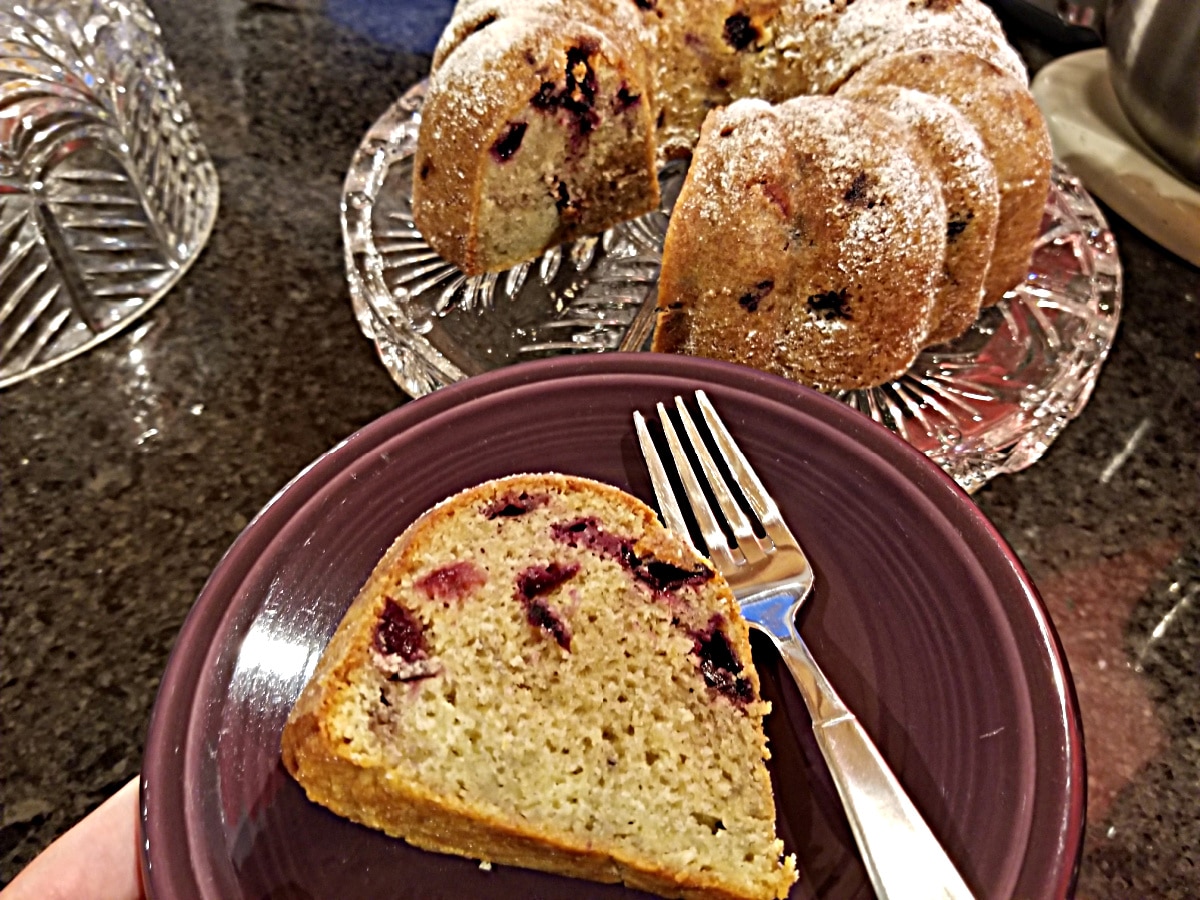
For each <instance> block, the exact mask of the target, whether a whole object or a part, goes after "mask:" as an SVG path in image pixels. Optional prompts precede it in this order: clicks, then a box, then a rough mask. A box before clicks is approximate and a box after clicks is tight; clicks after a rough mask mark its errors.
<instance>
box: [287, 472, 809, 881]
mask: <svg viewBox="0 0 1200 900" xmlns="http://www.w3.org/2000/svg"><path fill="white" fill-rule="evenodd" d="M768 710H769V704H768V703H766V702H765V701H763V700H761V699H760V696H759V682H758V675H757V673H756V672H755V669H754V664H753V660H752V659H751V655H750V645H749V640H748V632H747V627H746V624H745V622H744V620H743V619H742V618H741V615H740V612H739V609H738V606H737V603H736V601H735V600H734V598H733V595H732V594H731V593H730V590H729V588H728V586H727V584H726V583H725V582H724V580H723V579H722V578H721V577H720V575H719V574H717V573H716V572H715V571H714V570H713V569H712V568H711V565H710V564H709V563H708V562H707V561H706V560H705V559H703V558H702V557H700V556H698V555H697V554H696V553H695V551H694V550H691V549H690V548H689V547H688V546H686V545H685V544H683V543H682V542H681V541H679V540H678V539H677V538H675V537H674V536H673V535H672V534H671V533H670V532H668V531H667V530H666V529H665V528H663V527H662V525H660V524H659V522H658V520H657V518H656V517H655V514H654V512H653V511H652V510H651V509H650V508H649V507H647V506H646V505H645V504H643V503H642V502H641V501H639V500H637V499H636V498H634V497H632V496H630V495H628V494H626V493H624V492H623V491H620V490H618V489H617V488H614V487H611V486H608V485H604V484H600V483H598V482H595V481H591V480H588V479H583V478H577V477H571V476H564V475H557V474H536V475H516V476H511V477H508V478H502V479H497V480H495V481H490V482H487V483H485V484H482V485H480V486H477V487H474V488H470V489H468V490H466V491H463V492H461V493H458V494H456V495H454V496H453V497H451V498H449V499H448V500H446V501H443V502H442V503H441V504H439V505H438V506H436V507H434V508H433V509H432V510H430V511H429V512H427V513H426V514H424V515H423V516H421V517H420V518H419V519H418V520H417V521H416V522H415V523H413V524H412V525H411V526H410V527H409V528H408V529H406V530H405V532H404V533H403V534H402V535H401V536H400V537H399V538H398V539H397V540H396V542H395V543H394V544H393V546H392V547H391V549H389V550H388V552H387V553H386V555H385V556H384V557H383V559H382V561H381V562H380V563H379V564H378V566H377V567H376V569H375V571H374V572H373V573H372V575H371V576H370V578H369V580H368V581H367V583H366V585H365V586H364V587H363V589H362V591H361V592H360V594H359V595H358V597H357V598H356V599H355V600H354V602H353V604H352V605H351V606H350V608H349V610H348V611H347V612H346V614H345V616H344V618H343V620H342V622H341V624H340V625H339V627H338V629H337V631H336V632H335V634H334V635H333V638H332V640H331V641H330V643H329V645H328V647H327V649H326V650H325V652H324V654H323V655H322V657H321V659H320V661H319V663H318V664H317V667H316V669H315V671H314V673H313V675H312V678H311V680H310V681H309V683H308V685H307V686H306V687H305V688H304V690H303V692H302V694H301V696H300V698H299V700H298V701H297V702H296V705H295V707H294V709H293V711H292V713H291V715H290V717H289V718H288V721H287V725H286V727H285V729H284V733H283V739H282V750H283V760H284V764H285V766H286V768H287V770H288V771H289V772H290V773H291V774H292V775H293V776H294V777H295V778H296V780H297V781H298V782H299V783H300V784H301V785H302V786H303V788H304V790H305V791H306V792H307V794H308V796H309V797H310V798H311V799H312V800H313V801H315V802H317V803H319V804H322V805H324V806H326V807H328V808H329V809H331V810H333V811H334V812H335V813H338V814H339V815H342V816H345V817H348V818H350V819H353V820H355V821H357V822H360V823H362V824H364V825H368V826H370V827H373V828H377V829H381V830H383V831H385V832H387V833H388V834H391V835H393V836H397V837H401V838H404V839H405V840H406V841H408V842H410V843H412V844H414V845H416V846H418V847H421V848H424V849H427V850H435V851H440V852H446V853H454V854H459V855H462V856H467V857H470V858H473V859H479V860H482V861H485V862H489V863H492V862H495V863H504V864H511V865H516V866H524V867H529V868H536V869H542V870H546V871H550V872H556V873H560V874H565V875H570V876H575V877H579V878H588V879H593V880H597V881H605V882H619V881H622V882H624V883H625V884H627V885H630V886H632V887H635V888H639V889H642V890H649V891H653V892H656V893H659V894H661V895H663V896H668V897H690V898H764V900H766V898H777V897H784V896H786V894H787V891H788V889H789V887H790V886H791V884H792V883H793V882H794V881H795V880H796V871H795V864H794V860H793V859H792V857H790V856H785V855H784V852H783V844H782V843H781V841H780V840H779V839H778V838H777V837H776V832H775V809H774V800H773V797H772V793H771V784H770V778H769V775H768V773H767V769H766V765H765V760H766V759H767V757H768V752H767V747H766V739H765V737H764V733H763V728H762V723H763V717H764V715H765V714H766V713H767V712H768Z"/></svg>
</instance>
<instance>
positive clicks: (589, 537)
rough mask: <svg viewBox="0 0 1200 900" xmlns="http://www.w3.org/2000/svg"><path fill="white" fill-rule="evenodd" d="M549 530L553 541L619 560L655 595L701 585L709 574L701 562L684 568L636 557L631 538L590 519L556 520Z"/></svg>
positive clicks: (605, 557) (709, 571)
mask: <svg viewBox="0 0 1200 900" xmlns="http://www.w3.org/2000/svg"><path fill="white" fill-rule="evenodd" d="M550 533H551V536H552V537H553V538H554V539H555V540H556V541H560V542H562V543H564V544H566V545H567V546H568V547H583V548H585V549H587V550H591V551H592V552H593V553H595V554H596V555H597V556H600V557H602V558H604V559H611V560H615V561H617V562H619V563H620V564H621V565H622V566H623V567H624V568H626V569H627V570H629V573H630V574H631V575H632V576H633V577H634V578H635V579H636V580H637V581H638V582H640V583H641V584H644V585H645V586H646V587H648V588H649V589H650V590H651V592H653V593H654V594H655V595H657V596H664V595H667V594H671V593H674V592H675V591H678V590H679V589H681V588H684V587H692V586H696V585H700V584H704V583H705V582H706V581H709V580H710V579H711V578H712V577H713V573H712V570H711V569H709V568H707V567H706V566H703V565H700V566H697V567H696V568H694V569H687V568H683V567H682V566H677V565H674V564H673V563H668V562H663V561H662V560H659V559H656V558H655V557H653V556H646V557H639V556H638V555H637V554H636V553H635V552H634V550H633V544H634V542H633V541H632V540H630V539H629V538H622V537H618V536H617V535H614V534H610V533H608V532H607V531H605V530H604V529H603V528H602V527H601V526H600V523H599V521H597V520H596V519H594V518H584V519H576V520H575V521H572V522H556V523H555V524H554V525H552V526H551V528H550Z"/></svg>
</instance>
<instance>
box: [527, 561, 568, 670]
mask: <svg viewBox="0 0 1200 900" xmlns="http://www.w3.org/2000/svg"><path fill="white" fill-rule="evenodd" d="M578 571H579V563H571V564H570V565H565V566H564V565H562V564H561V563H557V562H552V563H549V564H548V565H544V566H530V567H529V568H527V569H525V571H523V572H521V574H520V575H518V576H517V596H518V598H519V599H520V601H521V604H522V605H523V606H524V607H525V618H526V619H528V620H529V624H530V625H532V626H533V627H534V628H538V629H540V630H542V631H544V632H546V633H547V634H548V635H550V636H551V637H552V638H554V640H555V642H557V644H558V646H560V647H562V648H563V649H564V650H567V651H569V650H570V649H571V629H570V628H569V627H568V626H567V623H566V622H564V621H563V618H562V616H560V615H559V614H558V613H557V612H556V611H555V609H554V608H553V607H552V606H550V604H549V603H547V602H546V601H545V600H544V599H542V598H543V595H545V594H548V593H550V592H551V591H552V590H554V589H555V588H556V587H558V586H559V585H560V584H562V583H563V582H564V581H567V580H569V579H571V578H573V577H574V576H575V574H576V573H577V572H578Z"/></svg>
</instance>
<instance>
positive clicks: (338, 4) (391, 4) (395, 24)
mask: <svg viewBox="0 0 1200 900" xmlns="http://www.w3.org/2000/svg"><path fill="white" fill-rule="evenodd" d="M325 11H326V15H328V17H329V18H330V19H331V20H332V21H334V22H337V23H338V24H339V25H342V26H344V27H346V28H348V29H350V30H351V31H354V32H356V33H358V34H361V35H363V36H365V37H367V38H370V39H371V40H372V41H375V42H376V43H378V44H382V45H384V46H386V47H390V48H392V49H396V50H405V51H408V52H409V53H424V54H431V53H433V48H434V47H435V46H436V45H437V41H438V37H439V36H441V33H442V30H443V29H444V28H445V27H446V23H447V22H448V21H450V14H451V13H452V12H453V11H454V0H328V2H327V3H326V6H325Z"/></svg>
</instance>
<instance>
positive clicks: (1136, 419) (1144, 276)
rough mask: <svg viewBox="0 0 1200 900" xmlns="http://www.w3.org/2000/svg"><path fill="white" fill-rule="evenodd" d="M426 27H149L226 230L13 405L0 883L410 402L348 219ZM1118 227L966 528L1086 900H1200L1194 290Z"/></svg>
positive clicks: (78, 800) (233, 3) (442, 6)
mask: <svg viewBox="0 0 1200 900" xmlns="http://www.w3.org/2000/svg"><path fill="white" fill-rule="evenodd" d="M417 5H418V4H416V3H414V2H412V0H407V2H406V0H258V2H249V0H206V2H200V0H152V6H153V7H154V9H155V11H156V13H157V15H158V17H159V20H160V22H161V24H162V26H163V29H164V31H165V34H166V40H167V45H168V48H169V51H170V53H171V55H172V57H173V58H174V60H175V63H176V65H177V67H178V70H179V74H180V77H181V80H182V82H183V84H184V88H185V93H186V96H187V97H188V99H189V100H190V102H191V105H192V107H193V110H194V112H195V114H196V117H197V119H198V121H199V125H200V128H201V131H202V133H203V136H204V139H205V142H206V143H207V145H208V147H209V149H210V151H211V152H212V154H213V156H214V158H215V161H216V164H217V168H218V171H219V174H220V179H221V211H220V215H219V217H218V219H217V224H216V228H215V230H214V232H213V234H212V238H211V241H210V242H209V245H208V247H207V249H206V250H205V251H204V253H203V255H202V257H201V258H200V260H199V261H198V263H197V264H196V266H195V267H194V268H193V269H192V270H191V271H190V272H189V273H188V275H187V276H186V278H185V279H184V280H183V281H182V282H181V283H180V284H179V285H178V286H177V287H176V288H175V289H174V290H173V291H172V293H171V294H170V295H169V296H168V297H167V299H166V300H164V301H163V302H162V303H161V304H159V305H158V306H157V307H155V309H154V310H153V311H152V312H151V313H150V314H149V315H147V316H146V317H145V318H143V319H141V320H139V322H138V323H137V324H136V325H135V326H134V327H133V328H131V329H130V330H128V331H127V332H125V333H124V334H122V335H120V336H119V337H117V338H115V339H113V340H111V341H109V342H108V343H106V344H104V345H102V346H101V347H99V348H97V349H95V350H93V351H91V352H90V353H88V354H86V355H84V356H82V357H80V358H78V359H76V360H73V361H71V362H69V363H68V364H66V365H65V366H61V367H59V368H58V369H55V370H52V371H50V372H49V373H46V374H43V375H41V376H39V377H37V378H34V379H32V380H29V381H26V382H24V383H21V384H19V385H17V386H15V387H13V388H11V389H9V390H7V391H5V392H3V393H2V394H0V466H2V470H0V477H2V490H0V510H2V516H3V519H2V531H0V569H2V573H3V574H2V576H0V577H2V579H3V592H2V594H0V617H2V629H3V643H2V646H0V716H2V717H3V723H4V726H3V727H4V736H3V739H2V740H3V752H2V753H0V802H2V811H0V817H2V828H0V860H2V866H0V883H4V882H7V881H8V880H9V879H11V878H12V877H13V876H14V875H15V874H16V873H17V871H19V869H20V868H21V867H22V866H23V865H24V864H25V863H27V862H28V861H29V860H30V859H31V858H32V857H33V856H34V855H35V854H36V853H37V852H38V851H39V850H41V849H42V848H43V847H45V846H46V845H47V844H48V843H49V842H50V841H51V840H52V839H53V838H54V837H56V836H57V835H58V834H60V833H62V832H63V831H64V830H66V829H67V828H68V827H70V826H71V825H72V824H73V823H74V822H76V821H77V820H78V819H80V818H81V817H82V816H83V815H84V814H86V813H87V812H88V811H90V810H91V809H93V808H94V807H96V806H97V805H98V804H99V803H100V802H101V801H102V800H103V799H104V798H106V797H107V796H109V795H110V794H111V793H113V792H114V791H115V790H116V789H117V788H118V787H119V786H120V785H122V784H124V783H125V782H126V781H128V780H129V779H130V778H131V777H133V776H134V775H135V774H136V773H137V771H138V768H139V765H140V760H141V755H142V744H143V740H144V736H145V729H146V724H147V721H148V717H149V714H150V710H151V706H152V704H153V702H154V698H155V691H156V688H157V685H158V681H159V678H160V676H161V674H162V672H163V668H164V666H165V664H166V660H167V655H168V653H169V651H170V649H171V647H172V644H173V642H174V640H175V637H176V634H177V632H178V630H179V628H180V626H181V624H182V622H183V619H184V617H185V615H186V614H187V612H188V609H189V608H190V606H191V604H192V602H193V601H194V599H195V597H196V595H197V594H198V592H199V590H200V588H201V586H202V585H203V583H204V581H205V578H206V577H207V575H208V574H209V572H210V571H211V570H212V568H213V566H214V565H215V564H216V563H217V561H218V559H219V558H220V556H221V554H222V553H223V552H224V551H225V549H226V548H227V547H228V546H229V545H230V544H231V543H232V541H233V540H234V538H235V537H236V536H237V535H238V533H239V532H240V531H241V529H242V528H243V527H244V526H245V525H246V524H247V522H248V521H249V520H250V518H251V517H252V516H253V515H254V514H255V512H256V511H257V510H258V509H259V508H260V507H262V506H263V504H265V503H266V502H267V501H268V500H269V499H270V498H271V497H272V496H273V495H274V493H275V492H276V491H277V490H278V489H279V488H280V487H282V486H283V485H284V484H285V483H286V482H287V481H288V480H289V479H290V478H291V477H292V476H293V475H295V474H296V473H297V472H298V471H299V470H300V469H301V468H303V467H304V466H305V465H306V464H307V463H308V462H310V461H311V460H312V459H313V458H315V457H316V456H317V455H319V454H320V453H322V452H323V451H324V450H326V449H328V448H329V447H331V446H332V445H334V444H335V443H337V442H338V441H339V440H341V439H342V438H344V437H346V436H347V435H349V434H350V433H352V432H353V431H355V430H356V429H358V428H359V427H361V426H363V425H365V424H366V423H368V422H370V421H371V420H372V419H374V418H376V417H377V416H379V415H381V414H382V413H384V412H386V411H388V410H390V409H393V408H394V407H396V406H397V405H398V404H401V403H403V402H405V400H406V397H405V396H404V395H403V394H402V393H401V392H400V391H399V390H398V389H397V388H396V387H395V385H394V384H393V383H392V381H391V380H390V379H389V377H388V375H387V373H386V372H385V370H384V368H383V366H382V365H381V364H380V363H379V361H378V360H377V359H376V357H375V354H374V349H373V348H372V346H371V345H370V343H369V342H368V341H366V340H365V339H364V338H363V337H362V336H361V334H360V332H359V330H358V327H357V325H356V324H355V321H354V319H353V316H352V313H351V308H350V302H349V297H348V293H347V287H346V282H345V275H344V270H343V261H342V246H341V235H340V231H339V225H338V214H337V210H338V200H339V193H340V188H341V181H342V177H343V175H344V173H345V170H346V166H347V164H348V162H349V160H350V157H351V154H352V153H353V151H354V149H355V147H356V145H357V143H358V141H359V139H360V137H361V136H362V135H363V133H364V132H365V131H366V129H367V127H368V126H369V125H370V124H371V122H372V121H373V120H374V119H375V118H376V117H377V116H378V115H379V114H380V113H382V112H383V111H384V109H386V108H387V106H388V105H389V104H390V103H391V102H392V101H393V100H394V99H395V98H396V96H398V95H399V94H400V92H401V91H403V90H404V89H405V88H406V87H407V86H408V85H409V84H411V83H412V82H413V81H415V80H416V79H418V78H419V77H421V76H422V75H423V73H424V72H425V70H426V69H427V67H428V59H429V57H428V53H429V50H430V48H431V47H432V42H433V40H434V39H435V38H436V35H437V33H438V32H439V31H440V29H441V25H442V22H443V21H444V19H445V17H446V16H447V14H448V10H449V5H448V3H446V2H444V0H443V2H436V3H435V2H432V0H430V2H427V3H423V4H420V7H421V12H420V13H419V14H417V13H413V12H412V11H411V7H414V6H417ZM1109 217H1110V222H1111V225H1112V228H1113V231H1114V233H1115V235H1116V238H1117V241H1118V245H1119V249H1120V256H1121V261H1122V263H1123V265H1124V269H1125V305H1124V312H1123V316H1122V322H1121V327H1120V331H1119V333H1118V336H1117V340H1116V344H1115V347H1114V348H1113V351H1112V354H1111V356H1110V358H1109V361H1108V363H1107V364H1106V366H1105V368H1104V371H1103V374H1102V377H1101V378H1100V381H1099V384H1098V386H1097V388H1096V391H1095V393H1094V395H1093V397H1092V398H1091V401H1090V403H1089V404H1088V406H1087V408H1086V409H1085V410H1084V412H1083V414H1082V415H1081V416H1080V417H1079V419H1077V420H1076V421H1075V422H1074V423H1072V424H1071V425H1070V426H1069V427H1068V428H1067V429H1066V430H1065V432H1064V433H1063V434H1062V436H1061V437H1060V438H1059V439H1058V440H1057V442H1056V443H1055V444H1054V445H1053V446H1052V447H1051V448H1050V450H1049V452H1048V453H1047V454H1046V456H1045V457H1044V459H1042V460H1041V461H1040V462H1038V463H1037V464H1036V465H1034V466H1033V467H1031V468H1029V469H1027V470H1026V471H1025V472H1022V473H1020V474H1017V475H1009V476H1004V477H1000V478H998V479H996V480H995V481H993V482H992V483H991V484H989V485H988V486H986V487H985V488H983V489H982V490H980V491H979V492H978V493H977V494H976V495H975V499H976V501H977V502H978V504H979V505H980V507H981V508H982V509H983V511H984V512H985V513H986V514H987V515H988V516H989V517H990V518H991V520H992V521H993V522H994V523H995V524H996V525H997V526H998V527H999V529H1000V531H1001V532H1002V533H1003V534H1004V536H1005V537H1006V538H1007V539H1008V541H1009V542H1010V543H1011V544H1012V545H1013V547H1014V548H1015V549H1016V551H1017V553H1018V554H1019V556H1020V558H1021V559H1022V560H1023V562H1024V563H1025V565H1026V567H1027V568H1028V570H1029V572H1030V573H1031V575H1032V577H1033V579H1034V580H1035V582H1036V584H1037V585H1038V587H1039V589H1040V591H1041V593H1042V595H1043V597H1044V599H1045V602H1046V604H1047V606H1048V608H1049V611H1050V613H1051V615H1052V617H1053V620H1054V623H1055V625H1056V626H1057V628H1058V631H1059V633H1060V636H1061V638H1062V643H1063V645H1064V647H1065V649H1066V653H1067V656H1068V659H1069V662H1070V666H1071V669H1072V673H1073V676H1074V679H1075V684H1076V687H1077V690H1078V694H1079V700H1080V704H1081V707H1082V711H1083V719H1084V727H1085V733H1086V748H1087V763H1088V794H1089V800H1088V826H1087V839H1086V846H1085V851H1084V857H1083V862H1082V869H1081V872H1080V876H1079V889H1078V896H1080V897H1083V898H1089V900H1100V898H1131V897H1139V898H1140V897H1156V898H1168V897H1175V898H1184V897H1195V896H1198V895H1200V816H1198V815H1197V798H1198V797H1200V729H1198V728H1197V712H1196V711H1197V709H1200V524H1198V522H1200V518H1198V515H1197V513H1198V511H1200V510H1198V507H1200V503H1198V497H1200V491H1198V487H1200V485H1198V482H1197V474H1198V472H1197V454H1198V449H1200V377H1198V372H1200V362H1198V359H1200V271H1198V270H1197V269H1196V268H1195V267H1193V266H1190V265H1189V264H1187V263H1185V262H1183V261H1182V260H1180V259H1179V258H1177V257H1174V256H1171V255H1170V254H1168V253H1167V252H1165V251H1163V250H1161V249H1160V248H1158V247H1157V246H1156V245H1155V244H1153V243H1151V242H1150V241H1149V240H1148V239H1146V238H1144V237H1143V236H1142V235H1140V234H1139V233H1138V232H1137V231H1135V230H1133V229H1132V228H1131V227H1129V226H1128V225H1126V224H1125V223H1124V222H1122V221H1121V220H1119V219H1118V218H1117V217H1116V216H1115V215H1112V214H1111V213H1109ZM135 350H136V351H137V352H134V351H135Z"/></svg>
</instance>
